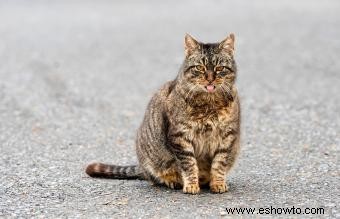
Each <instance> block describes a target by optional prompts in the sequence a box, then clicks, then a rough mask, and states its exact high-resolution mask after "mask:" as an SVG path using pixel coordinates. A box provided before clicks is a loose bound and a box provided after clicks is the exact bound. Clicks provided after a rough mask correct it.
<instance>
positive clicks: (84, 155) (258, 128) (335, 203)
mask: <svg viewBox="0 0 340 219" xmlns="http://www.w3.org/2000/svg"><path fill="white" fill-rule="evenodd" d="M339 11H340V2H339V1H336V0H334V1H330V0H328V1H306V0H305V1H293V0H289V1H265V0H263V1H262V0H261V1H236V0H235V1H222V0H216V1H194V0H190V1H183V2H182V1H167V2H163V3H161V1H156V0H153V1H146V0H145V1H144V0H143V1H134V2H133V1H66V0H64V1H5V0H2V1H0V150H1V151H0V153H1V155H0V174H1V175H0V218H2V217H5V218H7V217H13V218H14V217H23V218H29V217H34V218H66V217H70V218H120V217H127V218H194V217H200V218H210V217H211V218H216V217H229V216H231V215H228V214H227V212H226V210H225V208H227V207H256V208H260V207H270V206H273V207H292V206H295V207H296V208H297V207H300V208H302V209H304V208H307V207H309V208H312V207H323V208H325V214H324V215H312V216H313V217H315V218H320V217H331V218H336V217H338V218H340V210H339V203H340V197H339V194H340V189H339V184H340V183H339V182H340V172H339V169H340V163H339V162H340V161H339V151H340V116H339V112H340V94H339V93H340V88H339V87H340V62H339V56H340V13H339ZM186 32H188V33H191V34H192V35H193V36H195V37H196V38H198V39H200V40H202V41H205V42H210V41H211V42H214V41H218V40H221V39H223V38H224V37H225V36H226V35H227V34H228V33H229V32H234V33H235V34H236V40H237V45H236V49H237V51H236V56H237V60H238V65H239V77H238V87H239V91H240V95H241V101H242V110H243V111H242V114H243V119H242V130H243V134H242V151H241V155H240V158H239V160H238V164H237V166H236V168H235V169H234V170H233V172H232V174H231V175H230V177H229V183H230V192H228V193H226V194H221V195H215V194H210V193H209V191H208V190H203V192H202V193H201V194H200V195H197V196H192V195H185V194H182V193H181V191H170V190H168V189H167V188H162V187H152V186H150V185H149V184H148V183H147V182H145V181H139V180H136V181H125V180H104V179H92V178H89V177H87V176H86V175H85V174H84V167H85V165H86V164H87V163H89V162H90V161H94V160H97V161H103V162H109V163H115V164H134V163H136V155H135V152H134V136H135V131H136V129H137V128H138V126H139V123H140V122H141V119H142V116H143V113H144V109H145V106H146V104H147V102H148V100H149V98H150V96H151V95H152V94H153V92H155V90H156V89H157V88H158V87H160V86H161V84H162V83H164V82H165V81H166V80H169V79H172V78H174V77H175V75H176V73H177V70H178V67H179V65H180V64H181V62H182V59H183V37H184V34H185V33H186ZM233 216H242V215H237V214H234V215H233ZM243 216H244V217H251V216H252V215H243ZM253 216H257V217H258V216H261V215H253ZM266 216H267V217H269V216H270V215H266ZM272 216H280V215H272ZM281 216H284V215H281ZM287 216H289V215H285V217H287ZM306 216H307V215H303V217H306ZM309 216H310V215H309ZM290 217H295V218H296V217H297V215H290Z"/></svg>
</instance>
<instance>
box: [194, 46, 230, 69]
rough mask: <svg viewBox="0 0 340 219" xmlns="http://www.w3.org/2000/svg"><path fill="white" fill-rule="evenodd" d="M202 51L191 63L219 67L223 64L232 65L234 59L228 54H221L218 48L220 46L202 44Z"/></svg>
mask: <svg viewBox="0 0 340 219" xmlns="http://www.w3.org/2000/svg"><path fill="white" fill-rule="evenodd" d="M200 46H201V49H200V51H199V52H198V53H196V54H195V55H194V56H193V57H192V59H191V61H192V62H194V63H195V64H202V65H207V64H213V65H218V64H221V63H224V64H227V63H230V62H231V60H232V57H231V56H229V55H228V54H225V53H221V50H220V49H219V48H218V44H217V43H214V44H212V43H211V44H201V45H200Z"/></svg>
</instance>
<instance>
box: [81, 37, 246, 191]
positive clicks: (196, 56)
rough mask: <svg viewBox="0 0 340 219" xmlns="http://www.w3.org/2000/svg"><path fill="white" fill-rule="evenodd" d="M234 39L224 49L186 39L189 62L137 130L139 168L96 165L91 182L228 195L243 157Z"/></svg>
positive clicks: (159, 95)
mask: <svg viewBox="0 0 340 219" xmlns="http://www.w3.org/2000/svg"><path fill="white" fill-rule="evenodd" d="M234 41H235V37H234V34H230V35H229V36H228V37H227V38H226V39H224V40H223V41H222V42H220V43H201V42H198V41H196V40H195V39H194V38H193V37H192V36H190V35H188V34H187V35H186V36H185V59H184V62H183V64H182V66H181V68H180V70H179V73H178V75H177V77H176V79H175V80H173V81H169V82H167V83H166V84H164V85H163V86H162V87H161V88H160V90H159V91H158V92H157V93H155V95H154V96H153V97H152V99H151V101H150V103H149V104H148V107H147V109H146V113H145V117H144V120H143V122H142V124H141V126H140V128H139V129H138V132H137V138H136V151H137V156H138V160H139V165H136V166H117V165H108V164H102V163H93V164H90V165H89V166H88V167H87V168H86V173H87V174H88V175H90V176H92V177H103V178H114V179H146V180H148V181H150V182H151V183H152V184H164V185H166V186H168V187H170V188H172V189H175V188H182V189H183V192H184V193H189V194H197V193H199V192H200V186H203V185H207V186H208V185H209V187H210V191H211V192H213V193H223V192H226V191H228V186H227V183H226V176H227V174H228V172H229V171H230V169H231V167H232V166H233V164H234V163H235V159H236V157H237V154H238V152H239V140H240V104H239V98H238V95H237V90H236V87H235V79H236V71H237V70H236V63H235V60H234Z"/></svg>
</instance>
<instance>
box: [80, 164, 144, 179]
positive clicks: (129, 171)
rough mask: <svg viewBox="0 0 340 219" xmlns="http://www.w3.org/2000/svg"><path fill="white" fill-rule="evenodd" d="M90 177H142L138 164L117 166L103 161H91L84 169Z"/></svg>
mask: <svg viewBox="0 0 340 219" xmlns="http://www.w3.org/2000/svg"><path fill="white" fill-rule="evenodd" d="M85 172H86V173H87V174H88V175H89V176H91V177H98V178H110V179H143V177H142V173H141V172H140V171H139V168H138V166H136V165H134V166H117V165H109V164H103V163H92V164H90V165H88V166H87V167H86V171H85Z"/></svg>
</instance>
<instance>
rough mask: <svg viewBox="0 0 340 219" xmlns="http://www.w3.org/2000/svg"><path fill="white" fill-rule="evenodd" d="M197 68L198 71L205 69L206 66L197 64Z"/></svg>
mask: <svg viewBox="0 0 340 219" xmlns="http://www.w3.org/2000/svg"><path fill="white" fill-rule="evenodd" d="M195 68H196V70H197V71H204V70H205V67H204V66H203V65H196V66H195Z"/></svg>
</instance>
